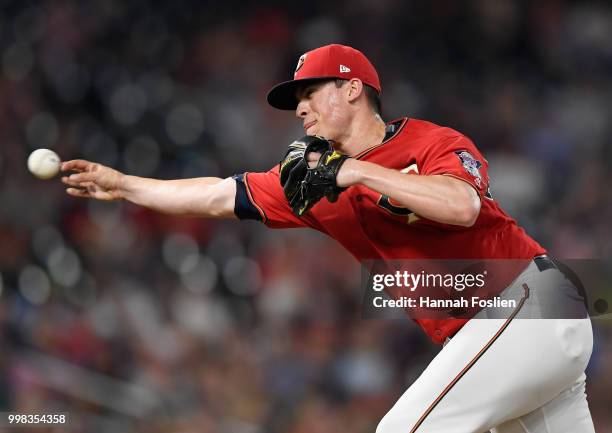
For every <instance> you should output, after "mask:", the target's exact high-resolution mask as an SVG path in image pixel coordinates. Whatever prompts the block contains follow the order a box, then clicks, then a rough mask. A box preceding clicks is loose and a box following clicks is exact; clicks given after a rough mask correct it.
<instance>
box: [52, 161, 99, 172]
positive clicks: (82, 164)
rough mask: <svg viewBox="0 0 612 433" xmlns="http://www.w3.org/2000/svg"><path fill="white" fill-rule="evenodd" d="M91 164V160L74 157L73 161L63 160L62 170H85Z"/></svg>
mask: <svg viewBox="0 0 612 433" xmlns="http://www.w3.org/2000/svg"><path fill="white" fill-rule="evenodd" d="M91 165H92V163H91V162H89V161H86V160H84V159H73V160H71V161H66V162H63V163H62V165H61V167H60V168H61V170H62V171H85V170H87V169H88V168H89V166H91Z"/></svg>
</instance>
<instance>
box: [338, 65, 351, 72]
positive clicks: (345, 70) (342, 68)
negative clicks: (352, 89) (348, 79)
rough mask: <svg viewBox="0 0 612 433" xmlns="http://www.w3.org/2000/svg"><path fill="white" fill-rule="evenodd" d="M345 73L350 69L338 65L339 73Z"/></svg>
mask: <svg viewBox="0 0 612 433" xmlns="http://www.w3.org/2000/svg"><path fill="white" fill-rule="evenodd" d="M347 72H351V69H350V68H348V67H346V66H344V65H340V73H347Z"/></svg>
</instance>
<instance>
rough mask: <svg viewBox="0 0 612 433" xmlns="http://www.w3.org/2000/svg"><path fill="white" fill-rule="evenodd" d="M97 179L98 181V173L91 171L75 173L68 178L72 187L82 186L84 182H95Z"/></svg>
mask: <svg viewBox="0 0 612 433" xmlns="http://www.w3.org/2000/svg"><path fill="white" fill-rule="evenodd" d="M95 179H96V173H93V172H91V171H85V172H82V173H74V174H71V175H70V176H67V180H68V182H70V183H71V184H72V185H80V184H83V183H84V182H95Z"/></svg>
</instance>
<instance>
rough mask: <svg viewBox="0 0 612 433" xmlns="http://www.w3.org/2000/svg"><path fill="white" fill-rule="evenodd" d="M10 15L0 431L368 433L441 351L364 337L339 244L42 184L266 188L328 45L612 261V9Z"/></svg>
mask: <svg viewBox="0 0 612 433" xmlns="http://www.w3.org/2000/svg"><path fill="white" fill-rule="evenodd" d="M1 5H2V6H1V7H0V11H1V12H0V411H8V410H10V411H15V412H36V413H41V412H42V413H58V412H68V413H69V414H70V416H71V419H70V422H69V425H68V426H66V427H64V428H58V429H56V430H53V429H50V430H48V431H70V432H87V433H95V432H119V431H121V432H125V433H130V432H134V433H136V432H147V433H165V432H177V433H188V432H189V433H191V432H204V433H226V432H229V433H307V432H308V433H336V432H354V433H359V432H363V433H365V432H374V430H375V426H376V424H377V422H378V420H379V419H380V418H381V417H382V416H383V415H384V414H385V413H386V411H387V410H388V409H389V408H390V407H391V405H392V404H393V402H394V401H395V400H396V399H397V398H398V397H399V395H401V393H402V392H403V390H405V389H406V388H407V387H408V385H409V384H410V383H411V382H412V381H413V380H414V379H415V378H416V377H417V376H418V374H419V373H420V372H421V371H422V369H423V368H424V367H425V366H426V365H427V363H428V362H429V360H430V359H431V358H432V357H433V356H434V355H435V353H436V352H437V351H438V350H439V348H438V347H437V346H435V345H433V344H432V343H430V342H429V341H428V340H427V338H426V337H425V336H424V335H422V333H421V331H420V330H419V329H418V328H417V326H416V325H414V324H412V323H411V322H410V321H408V320H390V321H383V320H363V319H361V317H360V292H359V284H360V274H359V265H358V264H357V263H356V262H355V261H354V260H353V259H352V258H351V257H350V256H349V255H348V254H347V253H346V252H344V251H343V250H341V248H340V247H339V246H337V245H336V244H335V243H333V241H332V240H330V239H327V238H325V237H323V236H322V235H320V234H318V233H314V232H307V231H300V230H285V231H273V230H268V229H266V228H265V227H263V226H262V225H261V224H259V223H257V222H211V221H204V220H197V219H187V218H184V219H179V218H173V217H168V216H164V215H159V214H155V213H153V212H150V211H147V210H145V209H141V208H137V207H135V206H132V205H126V204H124V203H97V202H93V201H85V200H79V199H75V198H71V197H69V196H67V195H65V193H64V189H63V187H62V185H61V183H60V182H59V180H57V179H56V180H53V181H46V182H45V181H40V180H37V179H34V178H33V177H32V176H31V175H30V174H29V173H28V172H27V170H26V159H27V156H28V154H29V152H30V151H31V150H33V149H36V148H40V147H46V148H51V149H54V150H55V151H57V152H58V153H59V154H60V156H61V157H62V158H63V159H65V160H67V159H72V158H87V159H90V160H93V161H97V162H101V163H104V164H108V165H110V166H112V167H115V168H117V169H120V170H123V171H125V172H127V173H130V174H136V175H142V176H150V177H158V178H166V179H169V178H179V177H180V178H183V177H199V176H221V177H227V176H230V175H233V174H235V173H241V172H243V171H257V170H267V169H268V168H270V167H272V166H273V165H274V164H275V163H277V161H278V160H279V158H280V157H281V155H282V154H283V151H284V149H285V146H286V145H287V144H288V143H289V142H291V141H292V140H293V139H295V138H296V137H299V136H301V135H303V131H302V129H301V122H300V121H297V120H296V119H295V118H294V117H293V113H291V112H279V111H275V110H273V109H272V108H270V107H268V106H267V104H266V102H265V95H266V92H267V90H268V89H269V88H270V87H271V86H272V85H273V84H275V83H277V82H279V81H284V80H287V79H290V78H291V77H292V73H293V70H294V68H295V64H296V62H297V59H298V57H299V56H300V55H301V54H302V53H303V52H305V51H307V50H310V49H312V48H315V47H317V46H320V45H323V44H327V43H332V42H337V43H346V44H349V45H352V46H354V47H356V48H358V49H360V50H362V51H363V52H364V53H365V54H366V55H367V56H368V57H369V58H370V59H371V60H372V62H373V63H374V64H375V65H376V66H377V68H378V71H379V74H380V76H381V80H382V87H383V95H382V100H383V111H384V115H383V117H384V118H385V119H386V120H391V119H394V118H397V117H401V116H404V115H407V116H409V117H415V118H423V119H427V120H431V121H433V122H435V123H438V124H443V125H448V126H451V127H453V128H455V129H458V130H460V131H462V132H464V133H465V134H467V135H468V136H470V137H471V138H472V139H473V141H474V142H475V143H476V144H477V145H478V146H479V147H480V149H481V150H482V151H483V152H484V154H485V156H487V159H488V160H489V162H490V166H491V168H490V175H491V178H492V192H493V195H494V197H495V198H496V199H497V200H498V201H500V202H501V204H502V206H503V207H504V208H505V209H506V210H507V211H508V212H509V213H510V214H511V215H513V216H514V217H515V218H517V219H518V221H519V222H520V224H522V225H523V226H524V227H525V228H526V229H527V231H528V232H529V233H530V234H531V235H532V236H534V237H535V238H536V239H537V240H538V241H539V242H541V243H542V244H543V245H545V246H546V247H547V248H549V250H550V252H551V254H552V255H554V256H556V257H560V258H600V259H602V260H604V261H606V262H607V263H610V262H611V260H610V259H611V258H612V254H611V252H612V242H610V240H611V237H612V236H611V235H612V233H611V225H610V221H611V220H612V200H611V199H612V189H611V188H610V184H612V174H611V170H610V167H611V166H612V139H611V137H612V122H610V120H611V119H612V103H611V102H610V101H612V80H611V78H610V77H611V76H612V75H611V74H612V6H610V4H609V3H608V2H604V1H601V2H578V1H562V0H541V1H510V0H471V1H452V0H436V1H401V0H377V1H368V0H357V1H352V2H350V1H338V2H329V1H325V0H310V1H308V2H284V1H283V2H281V1H237V0H225V1H176V2H155V1H146V0H130V1H118V0H87V1H76V0H65V1H61V0H60V1H32V2H30V1H18V2H1ZM611 301H612V300H611ZM594 330H595V350H594V353H593V357H592V360H591V364H590V366H589V370H588V374H589V381H588V387H587V392H588V398H589V402H590V406H591V409H592V413H593V417H594V420H595V423H596V430H597V431H598V432H600V433H602V432H612V402H611V400H610V390H611V389H612V332H611V327H610V323H609V320H608V321H606V320H594ZM500 373H501V372H500ZM36 431H45V430H44V429H43V430H40V429H37V430H36Z"/></svg>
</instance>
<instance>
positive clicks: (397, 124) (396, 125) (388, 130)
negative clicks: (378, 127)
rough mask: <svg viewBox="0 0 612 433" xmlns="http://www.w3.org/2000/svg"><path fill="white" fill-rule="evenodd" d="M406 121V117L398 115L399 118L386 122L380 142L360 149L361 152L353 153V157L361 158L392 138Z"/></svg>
mask: <svg viewBox="0 0 612 433" xmlns="http://www.w3.org/2000/svg"><path fill="white" fill-rule="evenodd" d="M406 123H408V118H407V117H400V118H399V119H395V120H392V121H390V122H387V125H386V126H385V138H384V139H383V141H382V143H380V144H377V145H375V146H372V147H369V148H367V149H365V150H363V151H361V153H358V154H357V155H355V158H356V159H360V158H363V157H364V156H366V155H367V154H368V153H370V152H371V151H373V150H374V149H377V148H379V147H380V146H382V145H383V144H385V143H387V142H388V141H389V140H392V139H393V138H394V137H395V136H397V135H398V133H399V132H400V131H401V130H402V129H403V128H404V125H406Z"/></svg>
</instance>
